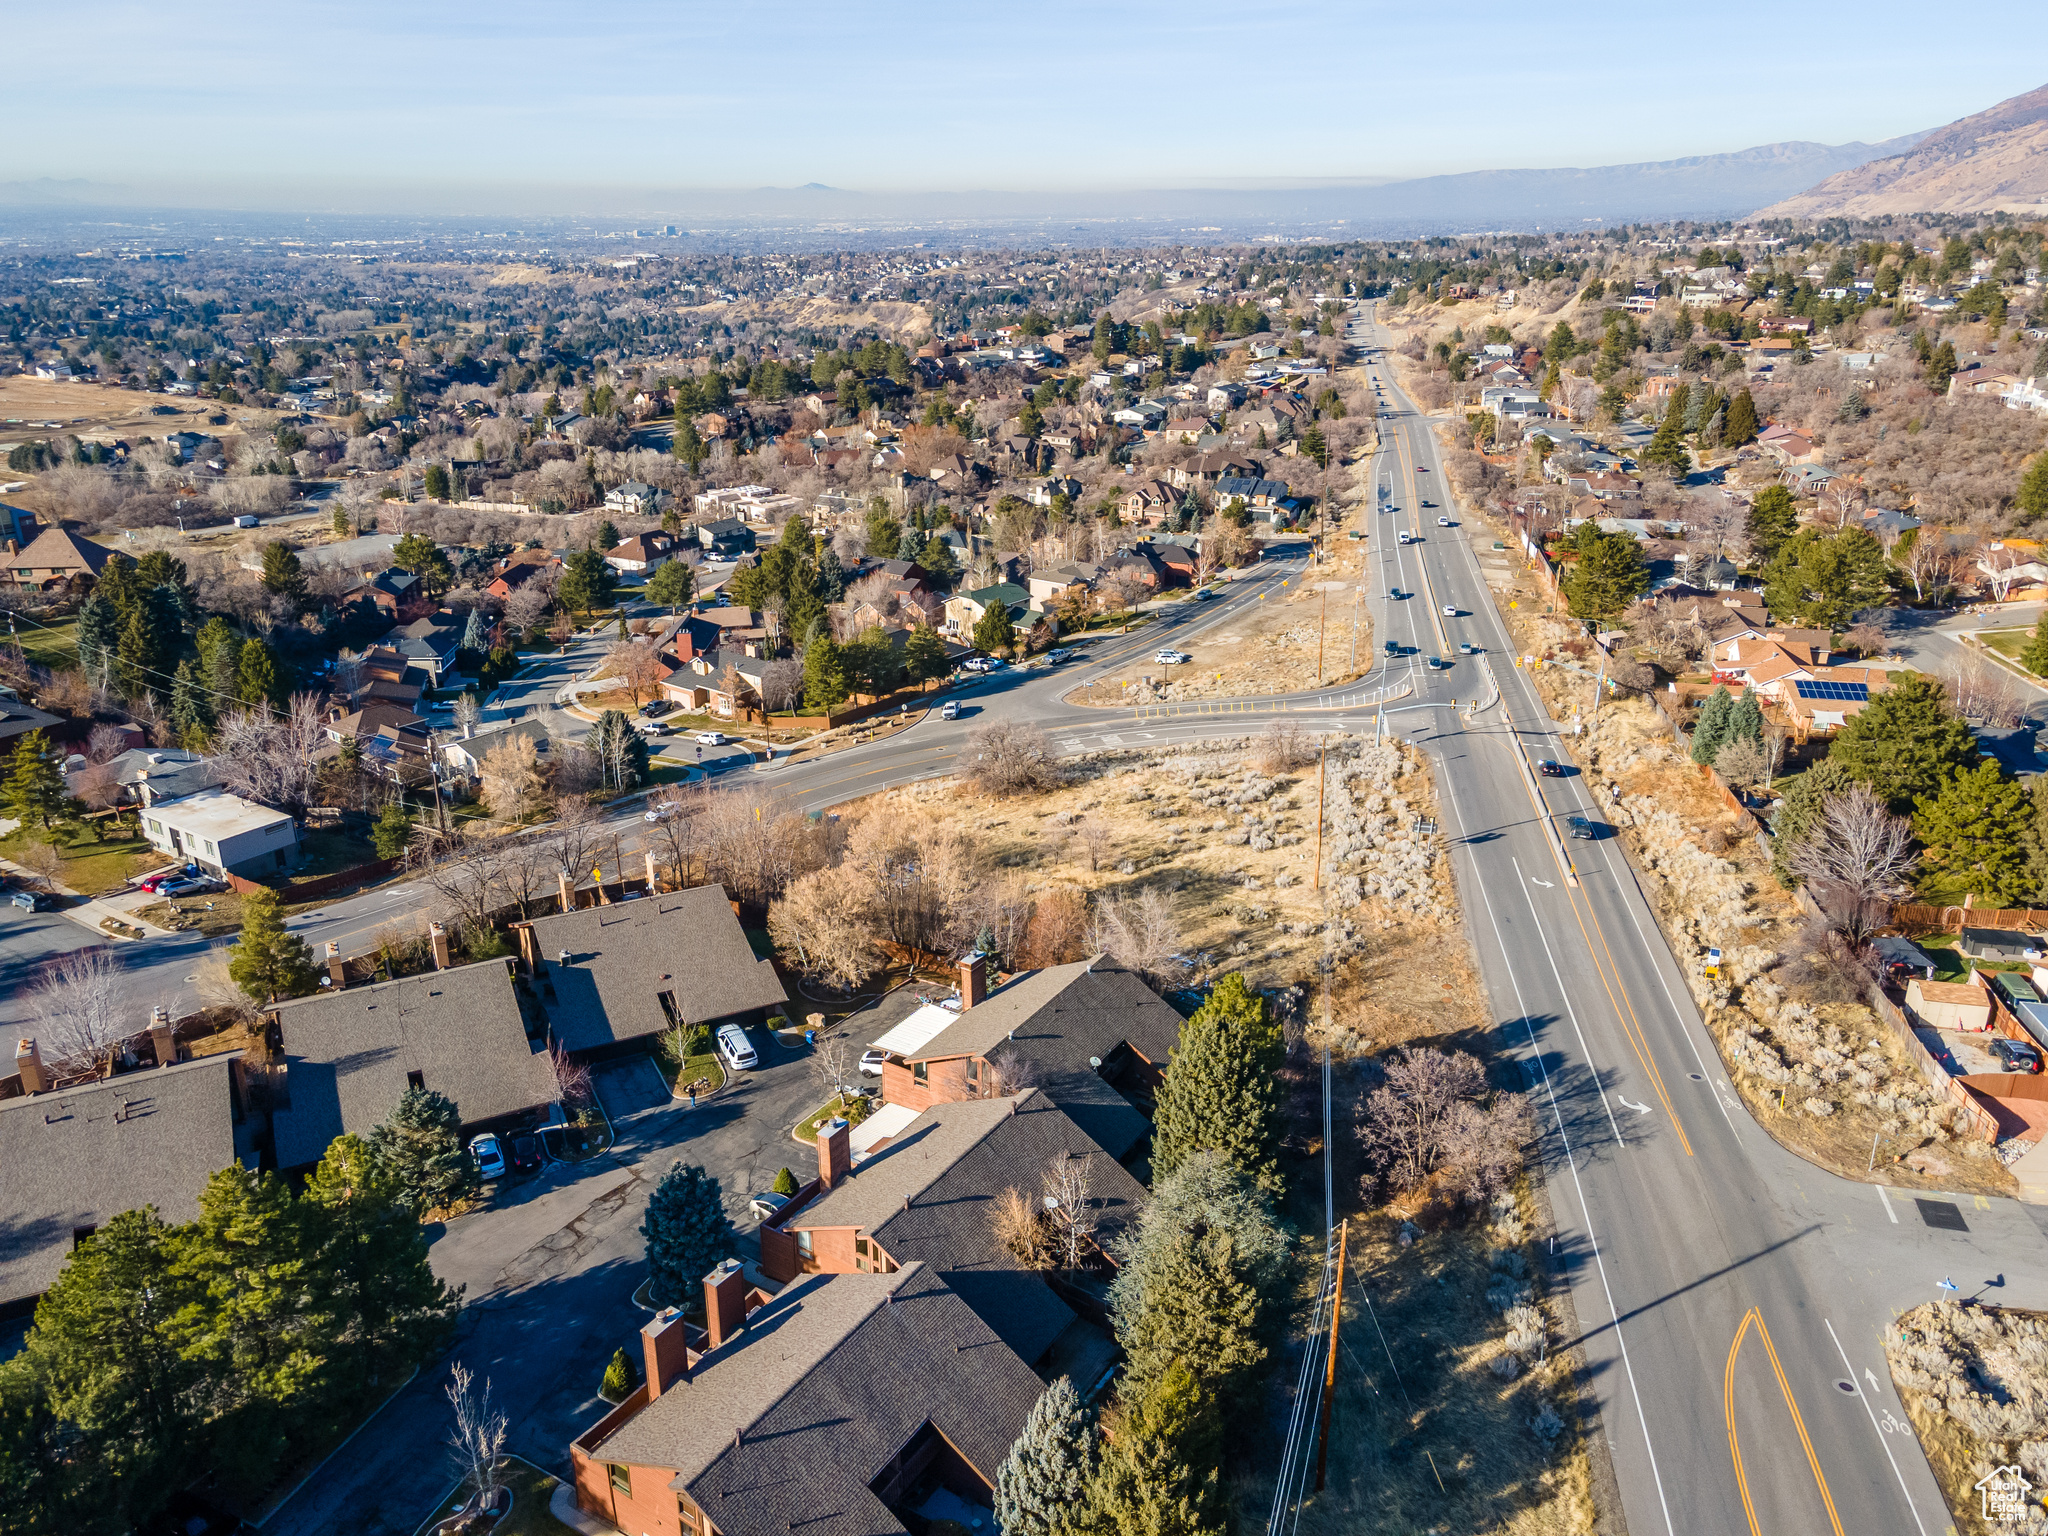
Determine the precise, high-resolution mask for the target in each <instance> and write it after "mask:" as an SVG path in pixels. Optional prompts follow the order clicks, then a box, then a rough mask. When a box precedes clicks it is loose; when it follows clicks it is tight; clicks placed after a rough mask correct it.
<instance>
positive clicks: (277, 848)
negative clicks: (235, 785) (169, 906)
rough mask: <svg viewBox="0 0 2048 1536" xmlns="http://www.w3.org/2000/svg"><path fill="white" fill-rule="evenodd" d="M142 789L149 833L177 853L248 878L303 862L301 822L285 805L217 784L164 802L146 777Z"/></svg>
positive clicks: (161, 845)
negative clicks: (260, 802)
mask: <svg viewBox="0 0 2048 1536" xmlns="http://www.w3.org/2000/svg"><path fill="white" fill-rule="evenodd" d="M136 793H137V795H138V796H139V797H140V798H141V800H142V806H143V810H142V833H143V836H144V837H146V838H148V839H149V842H150V846H151V847H153V848H157V849H160V850H161V851H162V852H164V853H168V854H170V855H171V856H172V857H173V858H177V859H183V860H188V861H190V862H192V863H195V864H198V865H199V866H200V867H201V868H203V869H206V870H209V871H211V872H212V873H213V874H214V875H216V876H221V875H241V876H244V877H245V878H248V879H258V878H261V877H262V876H264V875H273V874H276V873H277V872H278V871H280V870H285V869H291V868H293V867H295V866H296V865H297V864H298V862H299V854H300V849H299V825H298V823H297V822H295V821H293V820H292V819H291V817H289V816H287V815H286V814H285V813H284V812H283V811H275V810H272V809H271V808H270V807H269V806H267V805H258V804H257V803H256V802H255V801H253V800H244V799H243V798H242V797H241V796H240V795H231V794H228V793H227V792H226V791H225V790H217V789H206V790H201V791H200V792H199V793H198V794H194V795H185V796H182V797H180V798H179V799H176V800H169V801H164V802H162V803H159V802H158V801H157V799H156V796H155V794H154V793H153V792H152V791H151V789H150V787H149V784H148V782H147V781H146V780H143V781H140V782H138V783H137V785H136Z"/></svg>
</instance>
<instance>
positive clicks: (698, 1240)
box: [640, 1162, 733, 1307]
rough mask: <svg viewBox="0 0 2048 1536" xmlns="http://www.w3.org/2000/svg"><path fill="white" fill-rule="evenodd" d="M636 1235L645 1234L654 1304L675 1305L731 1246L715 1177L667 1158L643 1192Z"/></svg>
mask: <svg viewBox="0 0 2048 1536" xmlns="http://www.w3.org/2000/svg"><path fill="white" fill-rule="evenodd" d="M640 1235H641V1236H642V1237H644V1238H645V1239H647V1272H648V1279H649V1280H650V1281H652V1282H653V1283H652V1284H651V1285H650V1286H649V1288H648V1291H649V1299H650V1300H652V1301H653V1303H654V1305H655V1306H657V1307H673V1306H681V1305H684V1304H686V1303H687V1302H689V1301H691V1300H692V1299H694V1298H695V1297H697V1296H698V1295H700V1294H702V1288H703V1284H704V1277H705V1276H706V1275H707V1274H709V1273H710V1272H711V1267H712V1266H713V1265H714V1264H716V1263H718V1261H719V1260H721V1259H723V1258H725V1257H727V1256H728V1255H729V1254H731V1252H732V1248H733V1236H732V1222H731V1221H730V1220H728V1219H727V1217H726V1214H725V1197H724V1195H723V1193H722V1192H721V1191H720V1190H719V1187H718V1180H716V1179H714V1178H713V1177H711V1175H710V1174H708V1173H706V1172H705V1171H704V1170H703V1169H702V1168H699V1167H696V1166H694V1165H693V1164H689V1163H682V1162H677V1163H671V1164H670V1165H669V1170H668V1172H667V1173H665V1174H663V1175H662V1176H661V1182H660V1183H659V1184H657V1185H656V1186H655V1187H654V1193H653V1194H652V1195H650V1196H649V1197H648V1200H647V1216H646V1219H645V1220H643V1221H642V1222H641V1223H640Z"/></svg>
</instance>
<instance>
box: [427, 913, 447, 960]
mask: <svg viewBox="0 0 2048 1536" xmlns="http://www.w3.org/2000/svg"><path fill="white" fill-rule="evenodd" d="M427 938H428V939H429V940H430V941H432V943H433V946H434V969H435V970H437V971H445V970H447V969H448V967H449V965H450V964H451V963H452V962H451V961H450V960H449V958H448V930H447V928H446V927H444V926H443V925H442V924H440V923H429V924H427Z"/></svg>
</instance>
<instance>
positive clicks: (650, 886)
mask: <svg viewBox="0 0 2048 1536" xmlns="http://www.w3.org/2000/svg"><path fill="white" fill-rule="evenodd" d="M660 890H661V887H660V886H659V885H657V884H655V882H654V850H653V849H652V848H650V849H648V850H647V894H648V895H650V896H653V895H656V894H657V893H659V891H660Z"/></svg>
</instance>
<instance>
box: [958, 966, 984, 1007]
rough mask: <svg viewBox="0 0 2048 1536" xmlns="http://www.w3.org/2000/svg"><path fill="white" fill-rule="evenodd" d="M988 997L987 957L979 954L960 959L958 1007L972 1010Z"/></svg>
mask: <svg viewBox="0 0 2048 1536" xmlns="http://www.w3.org/2000/svg"><path fill="white" fill-rule="evenodd" d="M987 996H988V956H987V955H984V954H981V953H979V952H977V953H975V954H971V955H962V956H961V957H960V1006H961V1008H962V1009H963V1010H964V1009H968V1008H972V1007H973V1006H974V1005H975V1004H976V1003H979V1002H980V1001H981V1000H982V999H983V998H985V997H987Z"/></svg>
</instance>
